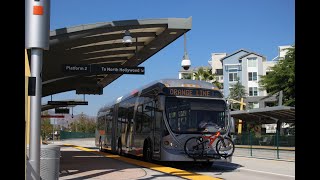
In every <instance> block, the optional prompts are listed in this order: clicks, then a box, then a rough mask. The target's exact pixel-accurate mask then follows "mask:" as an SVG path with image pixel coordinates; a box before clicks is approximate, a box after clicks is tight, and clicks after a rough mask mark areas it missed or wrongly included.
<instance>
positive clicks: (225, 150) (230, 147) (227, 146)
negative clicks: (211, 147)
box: [216, 137, 234, 158]
mask: <svg viewBox="0 0 320 180" xmlns="http://www.w3.org/2000/svg"><path fill="white" fill-rule="evenodd" d="M216 151H217V154H218V155H219V156H221V157H224V158H227V157H229V156H232V154H233V153H234V143H233V141H232V140H231V139H230V138H228V137H225V138H221V139H219V140H218V142H217V144H216Z"/></svg>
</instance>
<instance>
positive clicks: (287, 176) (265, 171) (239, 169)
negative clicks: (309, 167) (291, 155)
mask: <svg viewBox="0 0 320 180" xmlns="http://www.w3.org/2000/svg"><path fill="white" fill-rule="evenodd" d="M214 166H221V167H226V168H237V167H232V166H225V165H218V164H214ZM237 169H239V170H245V171H252V172H258V173H265V174H273V175H277V176H286V177H293V178H294V177H295V176H291V175H286V174H278V173H272V172H267V171H259V170H254V169H247V168H242V167H240V168H237Z"/></svg>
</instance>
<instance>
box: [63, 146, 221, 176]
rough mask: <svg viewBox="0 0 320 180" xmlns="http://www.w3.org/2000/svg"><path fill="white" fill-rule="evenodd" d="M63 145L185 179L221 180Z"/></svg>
mask: <svg viewBox="0 0 320 180" xmlns="http://www.w3.org/2000/svg"><path fill="white" fill-rule="evenodd" d="M64 145H65V146H69V147H73V148H77V149H80V150H83V151H87V152H90V153H94V154H99V155H102V156H104V157H108V158H112V159H116V160H120V161H124V162H126V163H130V164H134V165H138V166H142V167H146V168H149V169H152V170H155V171H160V172H163V173H167V174H171V175H174V176H178V177H182V178H185V179H191V180H200V179H201V180H221V178H216V177H211V176H207V175H202V174H197V173H193V172H188V171H185V170H181V169H176V168H172V167H166V166H162V165H159V164H153V163H149V162H144V161H139V160H136V159H131V158H127V157H123V156H119V155H114V154H109V153H105V152H99V151H96V150H93V149H89V148H84V147H80V146H76V145H72V144H64Z"/></svg>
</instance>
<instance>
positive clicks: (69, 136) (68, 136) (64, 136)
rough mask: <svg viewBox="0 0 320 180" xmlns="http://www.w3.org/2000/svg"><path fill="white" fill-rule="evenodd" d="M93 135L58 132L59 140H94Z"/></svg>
mask: <svg viewBox="0 0 320 180" xmlns="http://www.w3.org/2000/svg"><path fill="white" fill-rule="evenodd" d="M94 137H95V134H94V133H84V132H68V131H60V139H61V140H63V139H74V138H94Z"/></svg>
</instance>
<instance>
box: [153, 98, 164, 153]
mask: <svg viewBox="0 0 320 180" xmlns="http://www.w3.org/2000/svg"><path fill="white" fill-rule="evenodd" d="M154 105H155V109H154V111H153V113H154V119H153V121H152V122H153V123H152V124H153V157H154V158H155V159H160V144H161V123H162V112H160V111H157V109H158V108H157V107H158V103H157V102H156V103H154Z"/></svg>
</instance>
